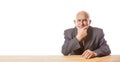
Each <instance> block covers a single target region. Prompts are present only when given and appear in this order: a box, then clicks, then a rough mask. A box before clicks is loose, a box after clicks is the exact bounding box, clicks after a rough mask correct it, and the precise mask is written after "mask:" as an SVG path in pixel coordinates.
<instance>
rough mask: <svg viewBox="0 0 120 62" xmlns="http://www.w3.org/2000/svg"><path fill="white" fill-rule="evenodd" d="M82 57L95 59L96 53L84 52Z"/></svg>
mask: <svg viewBox="0 0 120 62" xmlns="http://www.w3.org/2000/svg"><path fill="white" fill-rule="evenodd" d="M81 56H82V57H83V58H86V59H89V58H93V57H95V52H93V51H91V50H89V49H88V50H86V51H84V52H83V54H82V55H81Z"/></svg>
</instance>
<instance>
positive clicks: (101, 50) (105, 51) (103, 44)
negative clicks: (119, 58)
mask: <svg viewBox="0 0 120 62" xmlns="http://www.w3.org/2000/svg"><path fill="white" fill-rule="evenodd" d="M99 35H100V36H98V37H97V39H98V49H96V50H94V52H95V53H96V54H97V56H99V57H100V56H106V55H109V54H110V53H111V50H110V48H109V46H108V44H107V41H106V40H105V39H104V33H103V30H101V31H100V33H99Z"/></svg>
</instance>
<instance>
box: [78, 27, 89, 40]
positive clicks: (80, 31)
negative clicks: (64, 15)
mask: <svg viewBox="0 0 120 62" xmlns="http://www.w3.org/2000/svg"><path fill="white" fill-rule="evenodd" d="M88 27H89V26H85V27H83V28H79V27H77V36H76V38H77V39H78V40H79V41H80V40H82V39H83V38H84V37H85V36H87V29H88Z"/></svg>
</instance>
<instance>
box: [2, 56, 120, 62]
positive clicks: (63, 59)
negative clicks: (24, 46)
mask: <svg viewBox="0 0 120 62" xmlns="http://www.w3.org/2000/svg"><path fill="white" fill-rule="evenodd" d="M0 62H120V55H109V56H104V57H95V58H91V59H85V58H82V57H81V56H80V55H71V56H62V55H43V56H41V55H36V56H30V55H29V56H23V55H21V56H0Z"/></svg>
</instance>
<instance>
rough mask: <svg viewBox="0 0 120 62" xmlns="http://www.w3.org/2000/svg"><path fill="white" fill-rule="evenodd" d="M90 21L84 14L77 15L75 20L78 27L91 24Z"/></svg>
mask: <svg viewBox="0 0 120 62" xmlns="http://www.w3.org/2000/svg"><path fill="white" fill-rule="evenodd" d="M90 22H91V21H90V20H89V19H88V18H87V17H86V16H85V15H84V14H80V15H77V17H76V20H74V23H75V25H76V27H79V28H83V27H85V26H89V24H90Z"/></svg>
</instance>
